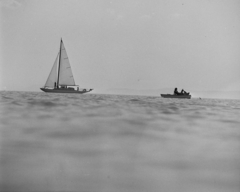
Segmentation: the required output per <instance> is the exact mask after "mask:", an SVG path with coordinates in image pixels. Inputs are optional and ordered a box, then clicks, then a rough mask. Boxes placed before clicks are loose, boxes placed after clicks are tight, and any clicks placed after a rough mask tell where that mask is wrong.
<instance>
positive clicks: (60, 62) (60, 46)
mask: <svg viewBox="0 0 240 192" xmlns="http://www.w3.org/2000/svg"><path fill="white" fill-rule="evenodd" d="M61 52H62V39H61V41H60V51H59V64H58V79H57V87H58V86H59V76H60V64H61Z"/></svg>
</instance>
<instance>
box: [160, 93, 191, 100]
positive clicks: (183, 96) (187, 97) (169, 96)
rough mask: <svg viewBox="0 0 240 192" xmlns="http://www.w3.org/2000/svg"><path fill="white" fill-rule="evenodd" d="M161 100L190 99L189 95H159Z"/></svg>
mask: <svg viewBox="0 0 240 192" xmlns="http://www.w3.org/2000/svg"><path fill="white" fill-rule="evenodd" d="M161 97H163V98H176V99H191V95H172V94H161Z"/></svg>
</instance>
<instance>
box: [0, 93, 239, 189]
mask: <svg viewBox="0 0 240 192" xmlns="http://www.w3.org/2000/svg"><path fill="white" fill-rule="evenodd" d="M0 94H1V100H0V107H1V109H0V120H1V121H0V131H1V132H0V133H1V148H0V150H1V151H0V152H1V157H0V158H1V159H0V160H1V161H0V162H1V163H0V166H1V167H0V170H1V177H0V179H1V182H0V191H104V192H105V191H117V192H120V191H134V192H135V191H184V192H188V191H189V192H190V191H191V192H192V191H204V192H205V191H232V192H233V191H238V190H239V188H240V184H239V180H240V175H239V172H240V165H239V162H240V128H239V127H240V118H239V117H240V110H239V109H240V100H220V99H204V98H203V99H190V100H181V99H180V100H178V99H164V98H160V97H149V96H122V95H96V94H83V95H75V94H74V95H73V94H51V93H50V94H47V93H38V92H0Z"/></svg>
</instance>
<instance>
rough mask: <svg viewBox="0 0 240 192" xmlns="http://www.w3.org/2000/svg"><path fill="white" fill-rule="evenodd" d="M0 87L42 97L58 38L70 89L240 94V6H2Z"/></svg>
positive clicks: (142, 1)
mask: <svg viewBox="0 0 240 192" xmlns="http://www.w3.org/2000/svg"><path fill="white" fill-rule="evenodd" d="M0 20H1V21H0V22H1V23H0V24H1V26H0V27H1V28H0V30H1V31H0V32H1V39H0V52H1V55H0V59H1V60H0V61H1V64H0V67H1V68H0V70H1V72H0V75H1V76H0V89H1V90H3V89H6V90H22V91H40V90H39V88H40V87H42V86H44V84H45V82H46V80H47V77H48V75H49V73H50V70H51V68H52V65H53V63H54V60H55V58H56V56H57V53H58V51H59V45H60V38H61V37H62V38H63V42H64V45H65V47H66V49H67V53H68V56H69V59H70V63H71V66H72V70H73V75H74V78H75V82H76V84H78V85H80V87H85V88H94V89H95V91H96V92H102V91H103V90H107V89H111V88H130V89H160V88H166V87H172V88H174V87H179V89H180V88H185V89H186V90H190V91H191V90H193V89H194V90H200V91H206V90H227V91H235V90H237V91H239V90H240V1H239V0H116V1H115V0H112V1H111V0H108V1H107V0H6V1H1V17H0Z"/></svg>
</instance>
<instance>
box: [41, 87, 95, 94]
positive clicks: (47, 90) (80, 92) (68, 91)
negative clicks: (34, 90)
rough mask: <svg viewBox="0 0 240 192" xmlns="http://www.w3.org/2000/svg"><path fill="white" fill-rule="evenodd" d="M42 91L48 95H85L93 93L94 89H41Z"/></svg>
mask: <svg viewBox="0 0 240 192" xmlns="http://www.w3.org/2000/svg"><path fill="white" fill-rule="evenodd" d="M40 89H41V90H42V91H44V92H47V93H78V94H83V93H88V92H90V91H92V89H89V90H86V89H84V90H81V91H80V90H79V91H78V90H74V89H64V88H59V89H45V88H40Z"/></svg>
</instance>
